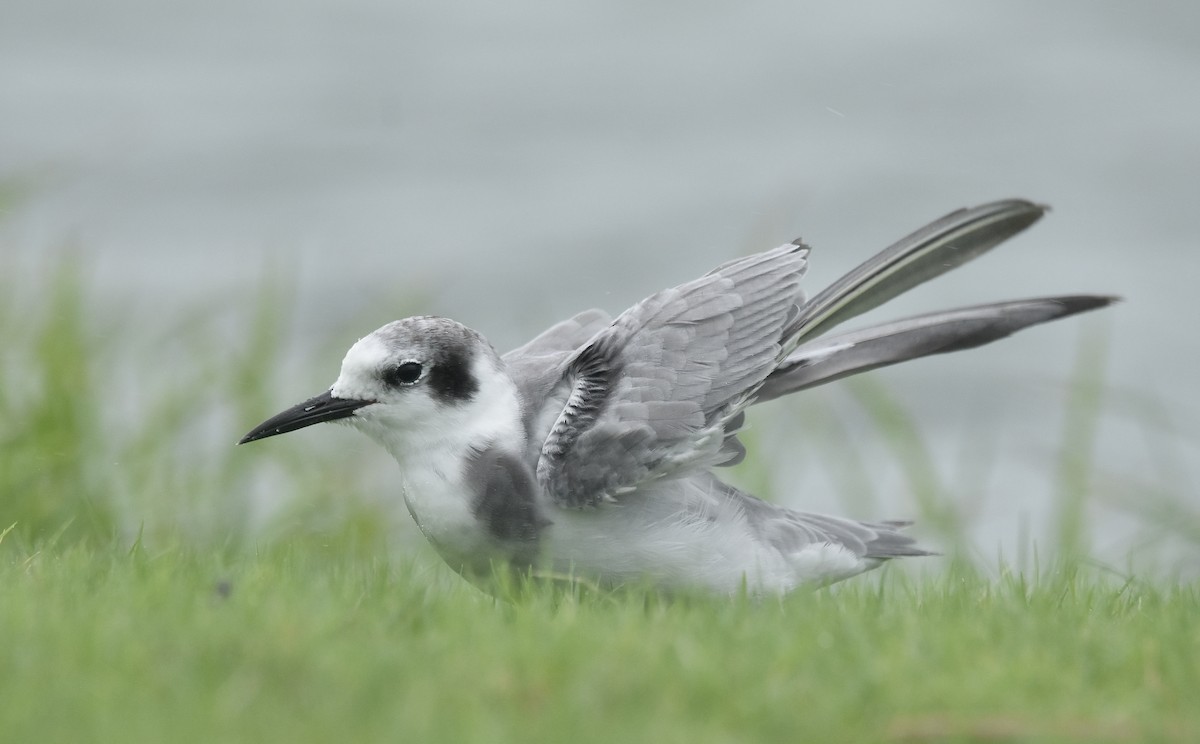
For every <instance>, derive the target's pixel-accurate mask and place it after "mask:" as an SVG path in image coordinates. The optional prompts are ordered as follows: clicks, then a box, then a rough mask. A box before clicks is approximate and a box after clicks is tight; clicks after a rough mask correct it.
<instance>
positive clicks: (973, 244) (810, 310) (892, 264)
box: [789, 199, 1046, 341]
mask: <svg viewBox="0 0 1200 744" xmlns="http://www.w3.org/2000/svg"><path fill="white" fill-rule="evenodd" d="M1045 212H1046V207H1044V206H1041V205H1038V204H1034V203H1032V202H1028V201H1024V200H1021V199H1009V200H1005V201H998V202H992V203H990V204H984V205H983V206H979V207H972V208H970V209H959V210H957V211H955V212H951V213H950V214H948V215H946V216H945V217H942V218H941V219H939V220H937V221H935V222H931V223H929V224H928V225H926V226H925V227H922V228H921V229H919V230H917V231H916V232H914V233H912V234H910V235H908V236H906V237H904V238H901V239H900V240H898V241H896V242H895V243H893V244H892V245H891V246H889V247H888V248H885V249H884V250H883V251H882V252H880V253H878V254H876V255H875V256H873V257H871V258H870V259H868V260H866V261H864V262H863V263H862V264H860V265H859V266H858V267H856V268H855V269H853V270H851V271H850V272H849V273H848V274H846V275H845V276H843V277H842V278H841V279H838V280H837V281H836V282H834V283H833V284H831V285H829V286H828V287H827V288H825V289H824V290H822V291H821V292H820V293H818V294H817V295H816V296H814V297H813V298H812V299H811V300H809V301H808V302H807V303H805V304H804V306H803V307H802V308H801V309H800V313H799V315H798V316H797V317H796V319H795V321H794V322H793V323H792V325H791V327H790V328H789V335H791V336H792V337H794V338H795V339H796V340H797V341H799V340H800V339H803V338H814V337H816V336H819V335H820V334H822V333H824V332H825V331H827V330H829V329H830V328H832V327H834V326H835V325H837V324H838V323H841V322H843V321H845V320H848V319H850V318H852V317H854V316H856V315H859V314H861V313H865V312H866V311H868V310H870V309H872V308H875V307H878V306H879V305H881V304H883V303H884V302H887V301H888V300H890V299H892V298H893V297H895V296H897V295H899V294H901V293H903V292H907V291H908V290H910V289H912V288H913V287H915V286H917V285H918V284H921V283H923V282H926V281H929V280H930V279H933V278H934V277H937V276H940V275H942V274H944V273H946V272H947V271H950V270H951V269H954V268H956V267H958V266H961V265H963V264H964V263H966V262H967V261H970V260H971V259H973V258H976V257H978V256H980V255H982V254H983V253H986V252H987V251H989V250H991V249H992V248H993V247H995V246H996V245H998V244H999V243H1001V242H1003V241H1005V240H1008V239H1009V238H1011V237H1012V236H1013V235H1016V234H1017V233H1019V232H1021V231H1022V230H1024V229H1025V228H1027V227H1029V226H1030V225H1032V224H1033V223H1034V222H1037V221H1038V219H1040V218H1041V216H1042V215H1043V214H1045Z"/></svg>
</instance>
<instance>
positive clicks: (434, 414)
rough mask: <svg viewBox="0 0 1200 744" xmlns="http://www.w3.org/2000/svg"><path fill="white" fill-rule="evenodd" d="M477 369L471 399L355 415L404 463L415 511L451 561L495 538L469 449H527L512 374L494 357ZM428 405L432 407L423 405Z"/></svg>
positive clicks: (425, 400) (406, 490)
mask: <svg viewBox="0 0 1200 744" xmlns="http://www.w3.org/2000/svg"><path fill="white" fill-rule="evenodd" d="M473 372H474V374H475V379H476V380H478V382H479V389H478V390H477V391H476V393H475V395H474V396H473V397H472V398H471V399H470V400H469V401H467V402H465V403H461V404H444V403H438V402H435V401H433V400H432V399H431V398H428V397H423V398H422V399H421V400H420V401H419V403H420V406H419V407H417V406H414V409H417V410H411V413H412V414H413V415H412V416H411V417H406V418H404V419H400V418H398V416H399V413H397V416H392V415H389V414H390V412H388V411H386V410H385V411H371V410H370V409H369V408H368V409H364V413H365V414H367V415H364V416H362V417H361V418H360V417H353V418H354V419H358V420H354V421H352V423H354V424H355V425H356V426H357V427H358V428H360V429H362V430H363V431H364V432H365V433H366V434H367V435H368V436H370V437H371V438H372V439H374V440H376V441H377V442H379V443H380V444H381V445H383V447H384V448H386V449H387V450H388V452H390V453H391V454H392V457H394V458H395V460H396V462H397V463H398V464H399V465H400V471H401V476H402V480H403V487H404V502H405V504H406V505H407V506H408V511H409V513H410V514H411V515H412V517H413V520H414V521H416V523H417V526H418V527H420V528H421V531H422V532H424V533H425V535H426V536H427V537H428V538H429V540H430V541H431V542H432V543H433V544H434V546H435V547H436V548H437V549H438V551H439V552H441V553H442V555H443V557H445V558H446V559H447V561H448V562H450V563H452V564H453V563H454V560H453V557H461V558H467V557H470V556H472V555H478V554H479V551H480V548H481V546H482V544H483V543H484V541H486V540H487V539H488V538H487V534H486V530H485V529H484V528H483V526H482V525H481V524H480V522H479V520H478V519H477V518H476V516H475V514H474V512H473V505H474V500H475V499H476V498H477V497H478V495H477V494H475V493H474V492H473V491H472V489H471V487H470V485H469V484H467V483H466V482H465V476H466V463H467V458H468V456H469V455H470V454H471V453H472V451H478V450H480V449H483V448H485V447H488V446H493V445H497V444H499V445H500V446H504V447H506V448H511V450H512V451H513V452H523V451H524V449H525V431H524V426H523V424H522V418H521V413H522V412H521V405H520V401H519V398H518V396H517V389H516V386H515V385H514V384H513V382H512V380H511V379H510V378H509V376H508V374H507V373H506V372H504V371H503V370H500V369H496V368H495V367H494V366H493V362H492V361H491V360H489V359H479V360H477V361H476V363H475V368H474V370H473ZM426 405H428V406H429V407H430V410H421V409H423V408H424V407H425V406H426Z"/></svg>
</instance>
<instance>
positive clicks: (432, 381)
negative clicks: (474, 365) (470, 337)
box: [427, 347, 479, 405]
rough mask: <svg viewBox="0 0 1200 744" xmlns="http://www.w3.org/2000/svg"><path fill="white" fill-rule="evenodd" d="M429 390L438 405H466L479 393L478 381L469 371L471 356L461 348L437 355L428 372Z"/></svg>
mask: <svg viewBox="0 0 1200 744" xmlns="http://www.w3.org/2000/svg"><path fill="white" fill-rule="evenodd" d="M427 380H428V383H427V384H428V385H429V389H430V390H431V391H432V392H433V397H434V399H436V400H437V401H438V402H439V403H444V404H446V405H459V404H462V403H467V402H468V401H470V400H471V399H472V398H474V397H475V393H477V392H479V380H476V379H475V375H474V373H473V372H472V371H471V354H470V353H469V352H468V351H467V350H465V349H462V348H458V347H451V348H447V349H445V350H444V351H443V353H442V354H440V355H438V358H437V359H435V360H434V361H433V366H432V367H431V368H430V370H429V372H428V377H427Z"/></svg>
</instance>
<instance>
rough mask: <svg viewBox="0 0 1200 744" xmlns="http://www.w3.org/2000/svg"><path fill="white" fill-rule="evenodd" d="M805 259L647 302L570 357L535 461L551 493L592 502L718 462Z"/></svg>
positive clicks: (775, 256) (734, 266)
mask: <svg viewBox="0 0 1200 744" xmlns="http://www.w3.org/2000/svg"><path fill="white" fill-rule="evenodd" d="M807 254H808V249H807V247H805V246H803V245H802V244H799V243H793V244H789V245H786V246H782V247H780V248H776V249H774V250H771V251H766V252H764V253H760V254H757V255H754V256H749V257H746V258H744V259H741V260H738V261H734V262H731V263H728V264H725V265H724V266H722V267H719V268H718V269H716V270H714V271H712V272H710V273H708V274H706V275H705V276H703V277H701V278H699V279H697V280H695V281H692V282H689V283H687V284H683V285H680V286H678V287H675V288H673V289H668V290H664V291H662V292H659V293H657V294H655V295H652V296H650V297H648V298H647V299H645V300H643V301H642V302H640V303H638V304H637V305H635V306H633V307H632V308H630V309H629V310H627V311H626V312H625V313H623V314H622V315H621V316H620V317H618V318H617V319H616V320H615V321H614V322H613V324H612V325H611V326H609V327H608V328H607V329H606V330H604V331H602V332H601V333H600V334H598V335H597V336H596V337H595V338H593V339H592V340H591V342H590V343H588V344H587V345H586V346H584V347H583V348H582V349H580V350H579V352H578V353H576V354H575V355H574V356H573V357H571V358H570V359H569V360H568V361H567V363H566V364H565V366H564V371H563V376H562V385H563V386H565V388H566V389H568V390H569V391H570V393H569V397H568V399H567V402H566V405H565V406H564V408H563V410H562V413H561V414H560V415H559V417H558V420H557V421H556V422H555V424H554V427H553V428H552V430H551V432H550V435H549V436H548V437H547V438H546V441H545V442H544V444H543V446H542V451H541V456H540V457H539V460H538V467H537V477H538V481H539V483H540V484H541V486H542V487H543V488H544V489H545V490H546V492H547V493H549V494H550V495H551V496H552V497H553V498H554V500H555V501H557V502H558V503H560V504H562V505H566V506H575V507H583V506H592V505H595V504H597V503H599V502H600V501H604V500H611V499H613V498H615V497H616V496H618V495H620V494H622V493H625V492H627V491H629V490H632V489H635V488H637V487H638V486H639V485H641V484H643V483H645V482H647V481H649V480H652V479H655V478H661V477H668V476H671V475H676V474H678V473H680V472H684V471H686V470H687V469H689V468H694V467H699V466H701V465H708V464H712V461H713V460H714V459H717V458H719V456H718V452H719V450H720V449H721V444H722V442H723V440H724V429H723V427H724V424H725V422H726V420H727V419H728V418H729V417H730V416H734V415H736V413H737V411H738V410H739V409H740V407H741V406H744V405H745V404H746V402H747V397H748V395H750V394H751V393H752V392H753V391H754V390H755V389H756V388H757V387H758V386H759V385H761V384H762V382H763V380H765V379H766V377H767V375H768V374H770V372H771V371H772V370H773V369H774V368H775V365H776V364H777V363H778V361H779V359H780V354H781V341H782V333H783V329H784V328H785V326H786V325H787V323H788V322H789V321H790V320H791V319H792V318H794V317H795V313H796V309H795V303H796V300H797V298H798V297H799V293H800V288H799V281H800V277H801V276H802V275H803V273H804V268H805V258H806V256H807Z"/></svg>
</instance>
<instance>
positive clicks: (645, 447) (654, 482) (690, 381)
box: [241, 199, 1117, 594]
mask: <svg viewBox="0 0 1200 744" xmlns="http://www.w3.org/2000/svg"><path fill="white" fill-rule="evenodd" d="M1044 212H1045V208H1044V207H1042V206H1040V205H1037V204H1034V203H1031V202H1028V201H1023V200H1016V199H1014V200H1006V201H998V202H994V203H991V204H986V205H983V206H980V207H975V208H971V209H961V210H958V211H956V212H952V213H950V214H948V215H946V216H945V217H943V218H941V219H939V220H937V221H935V222H932V223H930V224H929V225H927V226H925V227H923V228H921V229H919V230H917V231H916V232H914V233H912V234H911V235H909V236H907V237H905V238H903V239H902V240H900V241H898V242H897V243H895V244H894V245H892V246H890V247H889V248H887V249H886V250H884V251H883V252H881V253H879V254H878V255H876V256H874V257H873V258H870V259H868V260H867V261H866V262H865V263H863V264H861V265H860V266H858V267H857V268H855V269H854V270H852V271H851V272H850V273H848V274H846V275H845V276H844V277H842V278H841V279H839V280H837V281H836V282H834V283H833V284H832V285H830V286H829V287H828V288H826V289H825V290H823V291H821V292H818V293H817V294H816V295H815V296H813V297H812V298H811V299H805V297H804V295H803V293H802V292H801V289H800V279H801V277H802V276H803V275H804V272H805V268H806V265H807V261H808V256H809V248H808V246H806V245H805V244H804V243H802V242H801V241H799V240H796V241H794V242H792V243H789V244H787V245H783V246H781V247H779V248H775V249H773V250H769V251H765V252H763V253H758V254H756V255H751V256H747V257H744V258H739V259H735V260H733V261H729V262H727V263H725V264H722V265H721V266H718V267H717V268H715V269H713V270H712V271H710V272H708V273H707V274H705V275H704V276H702V277H700V278H699V279H696V280H694V281H690V282H687V283H686V284H681V285H679V286H677V287H674V288H672V289H666V290H663V291H661V292H658V293H656V294H654V295H651V296H650V297H648V298H646V299H645V300H643V301H641V302H639V303H637V304H636V305H634V306H633V307H631V308H629V309H628V310H626V311H625V312H624V313H622V314H620V315H619V316H617V317H616V319H612V318H611V317H610V316H609V315H607V314H606V313H604V312H603V311H600V310H587V311H585V312H582V313H580V314H579V315H576V316H575V317H573V318H571V319H569V320H565V321H563V322H561V323H558V324H556V325H554V326H552V327H551V328H549V329H548V330H546V331H545V332H544V333H542V334H541V335H539V336H537V337H536V338H534V339H533V340H532V341H530V342H528V343H527V344H525V345H524V346H522V347H520V348H518V349H515V350H513V351H510V352H508V353H507V354H504V355H500V354H498V353H497V352H496V351H495V350H494V349H493V348H492V346H491V345H490V344H489V343H488V342H487V340H486V339H484V337H483V336H481V335H480V334H479V333H477V332H475V331H473V330H471V329H470V328H467V327H466V326H464V325H462V324H460V323H457V322H455V321H453V320H450V319H448V318H441V317H432V316H421V317H413V318H406V319H404V320H398V321H395V322H393V323H389V324H388V325H385V326H383V327H382V328H380V329H379V330H377V331H375V332H373V333H371V334H370V335H368V336H366V337H364V338H362V339H360V340H359V341H358V342H357V343H355V344H354V346H353V347H351V349H350V351H349V352H348V353H347V354H346V357H345V359H344V360H343V361H342V367H341V373H340V374H339V376H338V378H337V381H336V382H334V384H333V386H332V387H331V388H330V389H329V390H328V391H326V392H324V393H322V394H320V395H318V396H316V397H314V398H311V399H309V400H307V401H304V402H303V403H300V404H299V405H297V406H295V407H293V408H290V409H288V410H286V411H284V412H283V413H280V414H279V415H277V416H274V417H272V418H271V419H269V420H267V421H265V422H263V423H262V424H261V425H260V426H258V427H256V428H255V429H253V430H252V431H251V432H250V433H248V434H247V435H246V436H245V437H244V438H243V439H242V440H241V443H245V442H251V441H254V440H257V439H263V438H265V437H270V436H274V435H276V434H282V433H284V432H289V431H294V430H296V429H300V428H303V427H306V426H309V425H311V424H316V423H320V422H323V421H337V422H342V423H348V424H350V425H353V426H354V427H356V428H358V429H360V430H361V431H363V432H364V433H365V434H367V435H368V436H369V437H371V438H372V439H374V440H375V441H376V442H378V443H379V444H381V445H383V447H384V448H385V449H387V451H388V452H390V453H391V454H392V456H393V457H394V458H395V459H396V461H397V462H398V463H399V464H400V470H401V474H402V493H403V497H404V501H405V503H406V504H407V506H408V510H409V512H410V513H411V514H412V517H413V519H414V520H415V521H416V523H417V525H418V526H419V527H420V529H421V531H422V532H423V533H424V534H425V536H426V537H427V538H428V539H429V542H430V543H432V544H433V546H434V547H435V548H436V549H437V551H438V553H439V554H440V555H441V556H442V558H443V559H445V561H446V562H447V563H448V564H449V565H450V566H451V567H453V568H454V569H455V570H456V571H458V572H460V573H462V574H463V575H464V576H467V577H468V578H479V577H486V576H487V575H489V574H490V573H491V572H492V571H494V570H495V566H497V565H500V564H504V565H509V566H515V567H517V568H519V569H521V570H526V571H530V572H533V573H538V572H545V573H546V574H548V575H554V576H564V575H565V576H574V577H579V578H580V579H583V580H585V581H588V582H592V583H595V584H598V585H601V586H614V585H620V584H623V583H626V582H642V581H648V582H651V583H652V584H654V585H657V586H660V587H663V588H665V589H668V590H670V589H693V590H695V589H699V590H705V591H712V592H717V593H737V592H739V591H744V590H745V591H749V592H751V593H753V594H770V593H785V592H788V591H790V590H792V589H795V588H796V587H799V586H802V585H813V584H825V583H829V582H833V581H838V580H841V579H844V578H847V577H849V576H853V575H855V574H858V573H861V572H863V571H866V570H869V569H872V568H875V567H876V566H879V565H880V564H881V563H883V562H885V561H887V560H889V559H892V558H899V557H906V556H922V555H929V552H928V551H926V550H924V549H922V548H920V547H918V546H917V545H916V544H915V542H914V541H913V539H912V538H911V537H908V536H906V535H905V534H903V532H902V529H903V528H904V527H906V526H907V525H908V523H907V522H900V521H879V522H860V521H857V520H853V519H844V518H840V517H832V516H822V515H817V514H809V513H805V512H800V511H794V510H791V509H786V508H783V507H780V506H776V505H774V504H770V503H768V502H765V501H762V500H760V499H758V498H756V497H754V496H752V495H750V494H747V493H744V492H743V491H741V490H738V489H737V488H734V487H733V486H730V485H728V484H727V483H725V482H723V481H722V480H720V479H719V478H718V477H717V476H716V474H715V473H714V471H713V469H714V468H718V467H722V466H728V465H733V464H735V463H737V462H740V461H741V460H742V458H743V457H744V455H745V449H744V447H743V446H742V444H741V442H739V440H738V436H737V434H738V430H739V429H740V428H741V426H742V424H743V421H744V419H745V414H746V410H747V408H748V407H749V406H751V405H752V404H756V403H764V402H766V401H770V400H774V399H775V398H779V397H781V396H784V395H788V394H790V393H794V392H797V391H800V390H805V389H807V388H811V387H813V386H815V385H821V384H824V383H826V382H830V381H832V380H837V379H839V378H842V377H846V376H847V375H853V374H858V373H860V372H865V371H867V370H872V369H877V368H879V367H883V366H886V365H890V364H895V363H897V362H902V361H905V360H908V359H915V358H918V357H923V356H927V355H930V354H940V353H943V352H948V351H957V350H959V349H968V348H971V347H975V346H979V345H981V344H985V343H989V342H991V341H995V340H997V339H1000V338H1003V337H1005V336H1008V335H1010V334H1012V333H1013V332H1015V331H1018V330H1020V329H1022V328H1025V327H1027V326H1031V325H1035V324H1038V323H1043V322H1046V321H1050V320H1055V319H1057V318H1063V317H1066V316H1068V315H1073V314H1075V313H1079V312H1083V311H1087V310H1093V309H1096V308H1100V307H1103V306H1105V305H1108V304H1109V303H1111V302H1113V301H1114V300H1115V299H1117V298H1115V297H1111V296H1104V295H1067V296H1059V297H1043V298H1036V299H1028V300H1015V301H1009V302H997V303H991V304H985V305H977V306H974V307H966V308H960V309H955V310H947V311H944V312H938V313H931V314H928V315H921V316H917V317H910V318H906V319H904V320H898V321H895V322H891V323H887V324H884V325H877V326H873V327H868V328H865V329H862V330H855V331H849V332H842V333H838V334H833V335H824V334H825V333H826V332H828V331H829V330H831V329H832V328H834V327H835V326H837V325H838V324H840V323H842V322H843V321H846V320H848V319H850V318H852V317H854V316H856V315H859V314H860V313H863V312H865V311H867V310H870V309H872V308H874V307H876V306H878V305H880V304H882V303H883V302H886V301H887V300H890V299H891V298H893V297H895V296H896V295H899V294H900V293H902V292H905V291H907V290H909V289H912V288H913V287H915V286H917V285H918V284H921V283H922V282H925V281H927V280H929V279H932V278H934V277H936V276H938V275H940V274H943V273H945V272H946V271H949V270H951V269H953V268H955V267H957V266H960V265H962V264H964V263H966V262H967V261H969V260H971V259H973V258H976V257H977V256H979V255H981V254H983V253H984V252H986V251H988V250H989V249H991V248H992V247H994V246H995V245H997V244H999V243H1001V242H1002V241H1004V240H1007V239H1008V238H1010V237H1012V236H1013V235H1015V234H1017V233H1018V232H1020V231H1022V230H1024V229H1025V228H1026V227H1028V226H1030V225H1031V224H1033V223H1034V222H1036V221H1037V220H1038V219H1039V218H1040V217H1041V216H1042V215H1043V213H1044Z"/></svg>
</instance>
